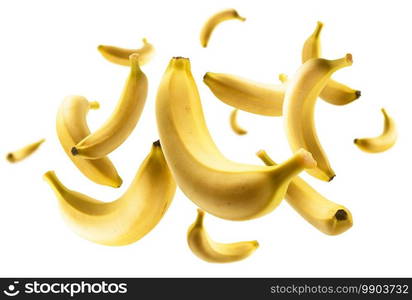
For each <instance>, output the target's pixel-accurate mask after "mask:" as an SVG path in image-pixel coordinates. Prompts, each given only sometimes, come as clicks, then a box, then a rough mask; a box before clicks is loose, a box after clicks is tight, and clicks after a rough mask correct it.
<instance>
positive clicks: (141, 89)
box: [71, 53, 148, 159]
mask: <svg viewBox="0 0 412 300" xmlns="http://www.w3.org/2000/svg"><path fill="white" fill-rule="evenodd" d="M130 64H131V65H130V74H129V77H128V78H127V81H126V86H125V87H124V90H123V93H122V95H121V97H120V100H119V102H118V103H117V106H116V108H115V110H114V111H113V113H112V115H111V116H110V118H109V119H108V120H107V121H106V122H105V123H104V124H103V125H102V126H101V127H100V128H99V129H98V130H96V131H95V132H93V133H91V134H90V135H88V136H87V137H85V138H84V139H83V140H81V141H80V142H79V143H77V144H76V145H75V146H74V147H73V148H72V149H71V152H72V154H73V155H79V156H82V157H84V158H89V159H96V158H101V157H104V156H106V155H107V154H109V153H110V152H112V151H113V150H115V149H116V148H117V147H119V146H120V145H121V144H122V143H123V142H124V141H125V140H126V139H127V138H128V136H129V135H130V133H131V132H132V131H133V129H134V128H135V127H136V124H137V122H138V121H139V118H140V115H141V114H142V111H143V108H144V105H145V102H146V96H147V88H148V84H147V78H146V75H145V74H144V73H143V72H142V70H141V69H140V67H139V54H136V53H134V54H132V55H130Z"/></svg>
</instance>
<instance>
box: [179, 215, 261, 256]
mask: <svg viewBox="0 0 412 300" xmlns="http://www.w3.org/2000/svg"><path fill="white" fill-rule="evenodd" d="M204 215H205V212H204V211H202V210H201V209H198V210H197V218H196V221H195V222H194V223H193V224H192V225H191V226H190V227H189V230H188V232H187V243H188V245H189V247H190V249H191V250H192V252H193V253H194V254H195V255H196V256H197V257H199V258H200V259H202V260H204V261H207V262H210V263H229V262H235V261H239V260H242V259H245V258H247V257H249V256H250V255H252V253H254V252H255V250H256V249H257V248H258V247H259V243H258V242H257V241H246V242H236V243H230V244H223V243H218V242H215V241H213V240H212V239H211V238H210V236H209V234H208V233H207V231H206V229H205V227H204V224H203V219H204Z"/></svg>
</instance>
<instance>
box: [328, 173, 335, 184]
mask: <svg viewBox="0 0 412 300" xmlns="http://www.w3.org/2000/svg"><path fill="white" fill-rule="evenodd" d="M335 177H336V175H332V176H331V177H329V180H328V182H331V181H332V180H333V178H335Z"/></svg>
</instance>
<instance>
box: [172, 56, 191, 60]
mask: <svg viewBox="0 0 412 300" xmlns="http://www.w3.org/2000/svg"><path fill="white" fill-rule="evenodd" d="M173 59H176V60H178V59H187V60H189V58H187V57H183V56H173Z"/></svg>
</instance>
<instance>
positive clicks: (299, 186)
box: [256, 150, 353, 235]
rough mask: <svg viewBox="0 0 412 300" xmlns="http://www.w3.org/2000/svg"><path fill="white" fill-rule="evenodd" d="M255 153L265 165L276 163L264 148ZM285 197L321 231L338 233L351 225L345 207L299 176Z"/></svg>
mask: <svg viewBox="0 0 412 300" xmlns="http://www.w3.org/2000/svg"><path fill="white" fill-rule="evenodd" d="M256 155H257V156H258V157H259V158H260V159H261V160H262V161H263V162H264V163H265V164H266V165H267V166H276V165H277V164H276V163H275V162H274V161H273V160H272V159H271V158H270V157H269V155H267V153H266V151H264V150H260V151H258V152H257V153H256ZM285 199H286V201H287V202H288V203H289V204H290V206H292V207H293V208H294V209H295V210H296V211H297V212H298V213H299V214H300V215H301V216H302V217H303V218H304V219H305V220H306V221H308V222H309V223H310V224H312V225H313V226H314V227H315V228H317V229H318V230H320V231H322V232H323V233H326V234H329V235H338V234H341V233H343V232H345V231H346V230H348V229H349V228H351V227H352V224H353V221H352V214H351V213H350V211H349V210H348V209H347V208H346V207H344V206H342V205H339V204H336V203H334V202H332V201H330V200H329V199H326V198H325V197H323V196H322V195H321V194H319V193H318V192H317V191H316V190H315V189H313V188H312V187H311V186H310V185H309V184H307V183H306V182H305V181H304V180H303V179H301V178H300V177H299V176H296V177H295V178H293V180H292V182H291V183H290V184H289V187H288V190H287V192H286V195H285Z"/></svg>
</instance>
